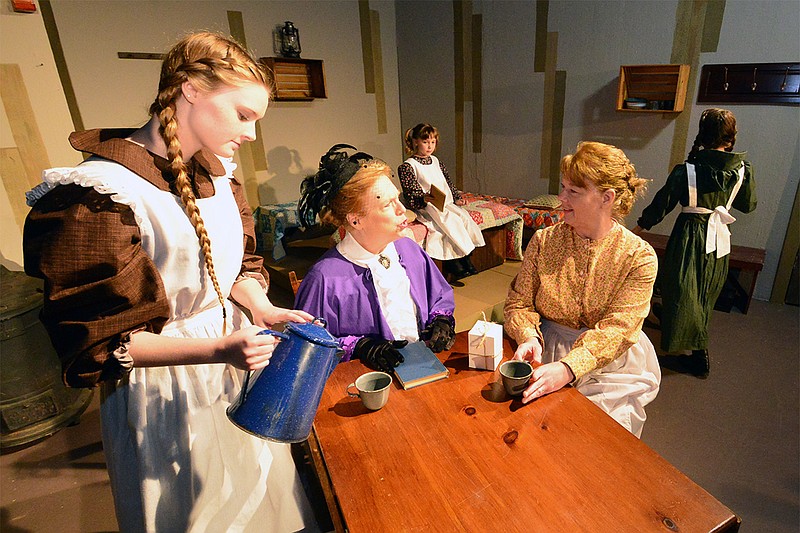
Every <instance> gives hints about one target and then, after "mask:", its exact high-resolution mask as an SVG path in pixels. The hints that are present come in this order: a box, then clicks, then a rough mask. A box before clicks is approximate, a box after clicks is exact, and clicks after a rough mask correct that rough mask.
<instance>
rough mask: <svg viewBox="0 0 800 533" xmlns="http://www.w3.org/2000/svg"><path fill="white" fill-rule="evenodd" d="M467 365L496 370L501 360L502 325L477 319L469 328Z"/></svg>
mask: <svg viewBox="0 0 800 533" xmlns="http://www.w3.org/2000/svg"><path fill="white" fill-rule="evenodd" d="M468 341H469V367H470V368H476V369H480V370H496V369H497V366H498V365H499V364H500V361H502V360H503V326H502V325H500V324H496V323H494V322H486V321H485V320H478V321H477V322H475V325H474V326H472V329H471V330H469V337H468Z"/></svg>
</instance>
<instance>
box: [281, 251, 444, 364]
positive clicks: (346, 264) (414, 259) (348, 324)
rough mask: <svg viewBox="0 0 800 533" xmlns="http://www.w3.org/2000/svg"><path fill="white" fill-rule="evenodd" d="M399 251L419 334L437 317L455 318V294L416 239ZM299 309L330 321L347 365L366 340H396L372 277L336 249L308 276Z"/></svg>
mask: <svg viewBox="0 0 800 533" xmlns="http://www.w3.org/2000/svg"><path fill="white" fill-rule="evenodd" d="M394 245H395V248H396V249H397V253H398V255H399V257H400V264H401V265H402V266H403V268H405V270H406V274H407V275H408V278H409V280H410V281H411V299H412V300H413V301H414V303H415V304H416V307H417V311H418V313H417V326H418V328H419V330H420V331H421V330H422V329H423V328H424V327H425V326H427V325H428V323H429V322H430V321H431V320H432V319H433V318H434V317H435V316H437V315H446V316H452V315H453V310H454V309H455V302H454V300H453V288H452V287H450V285H448V284H447V281H445V279H444V277H443V276H442V273H441V272H439V269H438V268H436V264H435V263H434V262H433V260H432V259H431V258H430V257H429V256H428V254H426V253H425V251H424V250H423V249H422V248H420V246H419V245H418V244H417V243H415V242H414V241H412V240H411V239H408V238H405V237H404V238H401V239H398V240H397V241H395V243H394ZM294 305H295V308H296V309H302V310H304V311H307V312H308V313H310V314H312V315H314V316H315V317H322V318H324V319H325V320H326V321H327V323H328V325H327V329H328V331H329V332H330V333H331V335H333V336H335V337H337V338H338V339H339V344H340V345H341V346H342V348H343V349H344V351H345V356H344V358H343V360H345V361H346V360H348V359H350V357H351V356H352V353H353V347H354V346H355V343H356V342H357V341H358V340H359V339H360V338H361V337H366V336H370V337H376V338H381V339H394V336H393V335H392V331H391V329H389V324H387V322H386V318H384V316H383V313H382V312H381V306H380V303H379V302H378V294H377V292H376V291H375V285H374V284H373V282H372V273H371V272H370V271H369V269H368V268H365V267H361V266H358V265H355V264H353V263H351V262H350V261H348V260H347V259H345V258H344V256H342V254H340V253H339V251H338V250H337V249H336V248H332V249H330V250H328V251H327V252H325V254H324V255H323V256H322V257H321V258H320V260H319V261H318V262H317V263H316V264H314V266H312V267H311V270H309V271H308V273H307V274H306V275H305V277H304V278H303V282H302V283H301V284H300V288H299V290H298V291H297V296H296V298H295V303H294Z"/></svg>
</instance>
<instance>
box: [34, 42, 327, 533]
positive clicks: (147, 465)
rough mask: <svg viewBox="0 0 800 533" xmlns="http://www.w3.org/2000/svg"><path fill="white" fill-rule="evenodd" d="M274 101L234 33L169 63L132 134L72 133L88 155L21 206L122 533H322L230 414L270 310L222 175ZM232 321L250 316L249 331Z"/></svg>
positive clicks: (284, 458) (68, 374)
mask: <svg viewBox="0 0 800 533" xmlns="http://www.w3.org/2000/svg"><path fill="white" fill-rule="evenodd" d="M268 100H269V90H268V84H267V79H266V75H265V73H264V71H263V70H262V69H261V67H260V66H259V65H258V63H257V62H256V61H255V60H254V58H253V57H252V56H251V55H250V54H249V53H248V52H247V51H246V50H244V49H243V48H242V47H241V46H239V45H238V44H237V43H235V42H234V41H232V40H231V39H229V38H227V37H223V36H220V35H217V34H213V33H196V34H192V35H189V36H187V37H185V38H184V39H182V40H181V41H180V42H179V43H178V44H177V45H176V46H175V47H174V48H173V49H172V50H171V51H170V52H169V53H168V54H167V56H166V58H165V60H164V63H163V66H162V71H161V79H160V84H159V89H158V95H157V97H156V99H155V101H154V103H153V104H152V106H151V108H150V114H151V118H150V120H149V121H148V122H147V124H145V125H144V126H143V127H141V128H139V129H137V130H93V131H85V132H79V133H73V134H72V135H71V136H70V142H71V143H72V145H73V147H75V148H76V149H78V150H80V151H83V152H87V153H89V154H90V155H91V157H89V158H88V159H87V160H86V161H84V162H83V163H81V164H80V165H78V166H76V167H74V168H54V169H50V170H47V171H45V172H44V182H43V183H42V184H40V185H39V186H38V187H36V188H35V189H34V190H32V191H31V192H30V193H28V203H29V204H30V205H31V206H32V209H31V212H30V214H29V216H28V220H27V222H26V225H25V234H24V251H25V270H26V272H27V273H28V274H29V275H32V276H36V277H41V278H44V279H45V281H46V283H45V302H44V307H43V310H42V314H41V319H42V322H43V323H44V324H45V326H46V327H47V329H48V331H49V333H50V336H51V339H52V341H53V344H54V346H55V348H56V350H57V352H58V354H59V356H60V358H61V361H62V366H63V373H64V380H65V382H66V383H67V384H68V385H70V386H73V387H94V386H96V385H100V386H101V392H102V396H101V420H102V432H103V447H104V451H105V454H106V459H107V463H108V471H109V477H110V478H111V487H112V491H113V494H114V503H115V507H116V512H117V520H118V522H119V526H120V529H121V531H226V532H227V531H276V532H284V531H297V530H301V529H305V530H314V529H316V528H317V526H316V523H315V522H314V519H313V517H312V513H311V512H310V507H309V505H308V502H307V500H306V498H305V495H304V493H303V490H302V487H301V484H300V483H299V479H298V476H297V472H296V470H295V467H294V463H293V461H292V457H291V453H290V450H289V447H288V445H284V444H275V443H269V442H266V441H263V440H261V439H258V438H256V437H253V436H251V435H249V434H247V433H245V432H243V431H241V430H240V429H238V428H237V427H235V426H234V425H233V424H232V423H231V422H230V421H229V420H228V419H227V416H226V413H225V410H226V408H227V406H228V405H229V404H230V403H231V402H232V401H233V400H234V399H235V397H236V395H237V394H238V392H239V390H240V388H241V379H242V376H243V371H244V370H256V369H259V368H262V367H264V366H266V365H267V364H268V363H269V359H270V356H271V354H272V351H273V348H274V346H275V342H276V341H275V339H274V338H273V337H271V336H269V335H258V333H259V332H260V331H261V330H262V329H263V328H264V327H265V326H269V325H271V324H273V323H276V322H285V321H307V320H310V319H311V316H310V315H308V314H307V313H305V312H303V311H296V310H289V309H282V308H277V307H275V306H274V305H272V304H271V303H270V301H269V299H268V298H267V294H266V289H267V282H268V280H267V276H266V272H265V271H264V269H263V267H262V263H261V259H260V258H259V257H258V256H257V255H255V253H254V250H255V237H254V228H253V219H252V214H251V212H250V209H249V207H248V205H247V202H246V199H245V195H244V190H243V187H242V185H241V183H239V182H238V181H237V179H236V178H235V177H234V176H233V174H232V171H233V170H234V168H235V165H234V164H233V163H231V157H232V156H233V154H234V151H235V150H236V149H237V148H239V146H240V145H241V143H243V142H246V141H252V140H254V139H255V122H256V121H257V120H259V119H260V118H261V117H263V115H264V113H265V111H266V108H267V104H268ZM242 308H245V309H247V310H248V311H249V312H250V315H251V316H252V324H254V325H252V324H251V322H250V320H248V318H247V316H246V315H245V313H244V312H243V311H242Z"/></svg>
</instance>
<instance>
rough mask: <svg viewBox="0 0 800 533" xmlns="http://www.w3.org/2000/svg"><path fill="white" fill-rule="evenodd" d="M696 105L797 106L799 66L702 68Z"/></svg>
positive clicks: (753, 64) (751, 64)
mask: <svg viewBox="0 0 800 533" xmlns="http://www.w3.org/2000/svg"><path fill="white" fill-rule="evenodd" d="M697 102H698V103H700V102H707V103H712V102H728V103H745V104H746V103H751V104H794V105H798V104H800V63H729V64H724V65H703V69H702V70H701V71H700V88H699V90H698V94H697Z"/></svg>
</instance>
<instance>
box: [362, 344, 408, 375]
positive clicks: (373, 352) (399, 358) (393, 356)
mask: <svg viewBox="0 0 800 533" xmlns="http://www.w3.org/2000/svg"><path fill="white" fill-rule="evenodd" d="M406 344H408V341H387V340H384V339H373V338H371V337H364V338H363V339H361V340H360V341H358V342H357V343H356V345H355V348H353V354H354V355H356V356H357V357H358V358H359V359H361V360H362V361H363V362H364V364H365V365H367V366H369V367H371V368H374V369H376V370H380V371H381V372H391V371H392V369H394V367H396V366H397V365H399V364H400V363H402V362H403V354H401V353H400V352H399V349H400V348H403V347H404V346H405V345H406Z"/></svg>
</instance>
